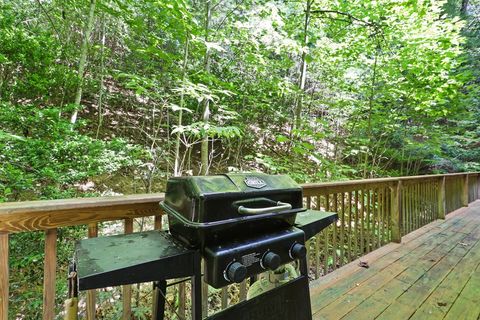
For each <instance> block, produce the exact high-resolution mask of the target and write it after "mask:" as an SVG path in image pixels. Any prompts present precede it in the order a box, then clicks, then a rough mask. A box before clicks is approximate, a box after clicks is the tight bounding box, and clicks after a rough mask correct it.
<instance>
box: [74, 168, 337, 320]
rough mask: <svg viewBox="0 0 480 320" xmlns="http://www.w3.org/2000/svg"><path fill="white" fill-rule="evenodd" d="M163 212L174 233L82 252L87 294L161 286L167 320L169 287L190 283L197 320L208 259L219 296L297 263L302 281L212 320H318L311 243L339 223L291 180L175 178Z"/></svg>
mask: <svg viewBox="0 0 480 320" xmlns="http://www.w3.org/2000/svg"><path fill="white" fill-rule="evenodd" d="M160 206H161V207H162V209H163V210H164V211H165V212H166V213H167V215H168V220H169V233H168V232H165V231H149V232H142V233H138V234H131V235H120V236H112V237H103V238H96V239H87V240H82V241H80V242H79V243H78V244H77V250H76V263H77V270H78V278H79V288H80V290H86V289H94V288H100V287H105V286H112V285H120V284H130V283H138V282H145V281H155V288H156V290H159V291H160V292H159V293H160V294H157V301H156V302H155V305H156V306H157V308H156V309H157V314H156V318H155V319H163V308H164V303H165V301H164V299H163V297H164V292H165V287H166V280H168V279H172V278H178V277H185V276H191V277H192V301H193V303H192V317H193V319H195V320H198V319H201V314H202V312H201V303H200V302H199V301H200V298H201V290H200V284H199V279H200V277H201V274H200V262H201V259H202V258H203V260H204V263H205V269H204V270H205V274H204V281H205V282H206V283H208V284H209V285H211V286H213V287H215V288H221V287H224V286H226V285H229V284H233V283H240V282H242V281H244V280H245V279H246V278H248V277H251V279H254V278H253V276H255V275H258V274H260V273H263V272H268V271H270V272H273V271H274V270H276V269H277V268H279V267H280V266H282V265H285V264H288V263H291V262H298V264H299V270H300V275H299V276H298V277H296V278H295V279H292V281H290V282H288V283H285V284H282V285H281V286H279V287H277V288H275V289H273V290H271V291H269V292H266V293H264V294H260V295H258V296H255V297H254V298H251V299H249V300H247V301H243V302H241V303H239V304H237V305H235V306H233V307H230V308H228V309H225V310H223V311H221V312H219V313H217V314H215V315H213V316H211V317H209V318H208V319H217V320H219V319H230V320H237V319H238V320H239V319H249V320H251V319H262V320H265V319H285V320H293V319H295V320H310V319H311V311H310V297H309V290H308V270H307V258H306V254H307V250H306V247H305V241H306V240H308V239H309V238H310V237H312V236H314V235H315V234H316V233H318V232H320V231H321V230H322V229H323V228H325V227H327V226H328V225H329V224H331V223H332V222H334V221H335V219H336V218H337V215H336V214H335V213H325V212H320V211H313V210H307V209H305V208H303V197H302V189H301V187H300V186H299V185H298V184H296V183H295V182H294V181H293V180H292V179H291V178H290V177H288V176H284V175H275V176H274V175H266V174H262V173H242V174H239V173H235V174H224V175H218V176H205V177H175V178H172V179H170V180H169V181H168V183H167V192H166V194H165V200H164V201H163V202H162V203H161V204H160ZM109 248H110V250H108V249H109ZM102 261H103V262H102Z"/></svg>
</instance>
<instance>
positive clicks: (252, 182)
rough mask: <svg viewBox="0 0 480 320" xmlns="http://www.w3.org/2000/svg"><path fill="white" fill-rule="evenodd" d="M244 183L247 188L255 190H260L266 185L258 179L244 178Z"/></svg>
mask: <svg viewBox="0 0 480 320" xmlns="http://www.w3.org/2000/svg"><path fill="white" fill-rule="evenodd" d="M244 182H245V184H246V185H247V187H250V188H255V189H262V188H263V187H265V186H266V185H267V184H266V183H265V181H263V180H262V179H260V178H258V177H246V178H245V181H244Z"/></svg>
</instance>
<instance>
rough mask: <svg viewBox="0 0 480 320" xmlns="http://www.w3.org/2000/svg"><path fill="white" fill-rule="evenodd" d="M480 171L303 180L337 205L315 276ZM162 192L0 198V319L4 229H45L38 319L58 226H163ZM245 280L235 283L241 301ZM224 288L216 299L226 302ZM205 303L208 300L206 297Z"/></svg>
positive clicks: (471, 193)
mask: <svg viewBox="0 0 480 320" xmlns="http://www.w3.org/2000/svg"><path fill="white" fill-rule="evenodd" d="M479 182H480V174H478V173H459V174H446V175H430V176H415V177H401V178H383V179H368V180H356V181H343V182H330V183H315V184H306V185H304V186H303V189H304V200H305V205H306V206H307V207H309V208H313V209H319V210H326V211H336V212H337V213H338V215H339V220H338V222H337V223H336V224H334V225H332V226H330V227H328V228H326V229H325V230H323V231H322V232H321V233H320V234H318V235H317V236H315V237H314V238H313V239H311V240H310V241H309V243H308V249H309V266H310V271H311V273H312V277H314V278H318V277H319V276H321V275H323V274H326V273H328V272H330V271H332V270H335V269H336V268H338V267H340V266H342V265H344V264H346V263H348V262H350V261H353V260H355V259H357V258H360V257H361V256H362V255H364V254H366V253H368V252H370V251H372V250H375V249H376V248H379V247H381V246H382V245H384V244H386V243H388V242H391V241H395V242H399V241H401V237H402V236H403V235H405V234H407V233H409V232H411V231H413V230H415V229H418V228H420V227H421V226H423V225H425V224H428V223H430V222H432V221H434V220H435V219H442V218H445V215H446V214H448V213H449V212H452V211H454V210H456V209H458V208H460V207H463V206H467V205H468V203H469V202H472V201H474V200H476V199H478V198H479V192H480V188H479ZM162 199H163V194H148V195H132V196H121V197H105V198H83V199H71V200H52V201H32V202H15V203H4V204H0V320H6V319H8V300H9V274H8V272H9V256H8V251H9V234H11V233H16V232H31V231H43V232H45V260H44V265H43V267H44V285H43V319H48V320H50V319H54V317H55V294H56V293H55V287H56V284H55V281H56V280H55V279H56V266H57V255H56V243H57V232H58V229H59V228H63V227H70V226H75V225H87V226H88V237H96V236H98V223H99V222H104V221H115V220H123V221H124V232H125V233H130V232H132V231H133V222H134V219H136V218H142V217H148V216H153V217H154V228H155V229H161V228H162V223H161V221H162V220H161V215H162V212H161V211H160V208H159V206H158V203H159V202H160V201H161V200H162ZM246 290H247V284H246V283H245V282H244V283H242V284H241V285H240V286H239V290H238V292H239V298H238V300H242V299H245V296H246ZM177 292H178V294H179V303H178V310H177V313H178V314H179V315H180V316H184V315H185V310H186V298H185V292H186V290H185V284H179V285H178V290H177ZM131 294H132V289H131V286H124V287H123V295H122V296H123V318H124V319H129V318H130V314H131ZM227 294H228V292H227V289H223V290H222V291H221V305H222V308H225V307H226V306H227V305H228V302H229V301H228V297H227ZM85 300H86V310H85V311H84V312H85V314H86V316H87V319H94V318H95V302H96V297H95V290H93V291H89V292H88V293H87V297H86V299H85ZM204 303H205V304H207V301H206V300H205V302H204Z"/></svg>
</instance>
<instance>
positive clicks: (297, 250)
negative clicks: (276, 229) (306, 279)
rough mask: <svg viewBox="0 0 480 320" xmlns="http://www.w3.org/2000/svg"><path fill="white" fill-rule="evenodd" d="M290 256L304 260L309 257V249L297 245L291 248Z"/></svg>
mask: <svg viewBox="0 0 480 320" xmlns="http://www.w3.org/2000/svg"><path fill="white" fill-rule="evenodd" d="M289 255H290V258H292V259H302V258H304V257H305V256H306V255H307V248H306V247H305V246H304V245H303V244H300V243H295V244H293V245H292V247H291V248H290V252H289Z"/></svg>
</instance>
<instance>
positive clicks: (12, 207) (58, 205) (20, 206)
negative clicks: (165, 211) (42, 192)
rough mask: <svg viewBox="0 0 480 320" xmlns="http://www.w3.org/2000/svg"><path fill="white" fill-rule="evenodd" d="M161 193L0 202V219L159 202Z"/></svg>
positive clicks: (161, 197)
mask: <svg viewBox="0 0 480 320" xmlns="http://www.w3.org/2000/svg"><path fill="white" fill-rule="evenodd" d="M163 197H164V194H163V193H149V194H133V195H122V196H108V197H92V198H72V199H59V200H35V201H22V202H5V203H0V219H1V218H2V216H3V215H9V214H24V213H36V212H45V211H59V210H61V211H64V210H77V209H81V210H84V209H92V208H101V207H112V206H115V207H117V206H123V205H131V204H143V203H151V202H160V201H162V200H163Z"/></svg>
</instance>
